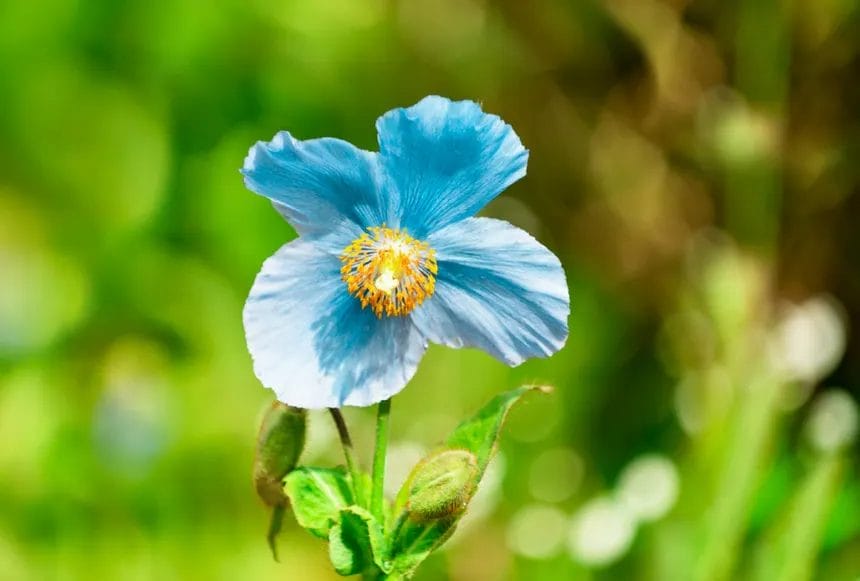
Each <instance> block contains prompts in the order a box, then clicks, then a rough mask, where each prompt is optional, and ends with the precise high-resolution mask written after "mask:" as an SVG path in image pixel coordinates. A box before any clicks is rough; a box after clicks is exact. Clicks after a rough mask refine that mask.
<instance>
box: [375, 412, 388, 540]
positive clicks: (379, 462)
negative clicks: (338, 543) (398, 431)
mask: <svg viewBox="0 0 860 581" xmlns="http://www.w3.org/2000/svg"><path fill="white" fill-rule="evenodd" d="M390 416H391V400H390V399H386V400H385V401H381V402H379V410H378V413H377V415H376V446H375V448H374V451H373V491H372V492H371V497H370V512H371V514H373V516H374V517H375V518H376V521H377V522H379V523H383V522H384V515H383V510H382V499H383V486H384V485H385V453H386V450H387V448H388V434H389V431H390V428H391V422H390V419H391V417H390Z"/></svg>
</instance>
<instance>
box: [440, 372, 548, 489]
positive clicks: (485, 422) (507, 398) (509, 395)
mask: <svg viewBox="0 0 860 581" xmlns="http://www.w3.org/2000/svg"><path fill="white" fill-rule="evenodd" d="M532 391H537V392H540V393H549V392H550V391H551V388H549V387H546V386H523V387H519V388H517V389H512V390H511V391H506V392H505V393H502V394H499V395H497V396H496V397H494V398H493V399H492V400H490V402H489V403H488V404H487V405H485V406H484V407H482V408H481V409H480V411H478V413H477V414H475V415H474V416H472V417H471V418H469V419H468V420H466V421H465V422H463V423H462V424H460V425H459V426H457V428H456V429H455V430H454V432H453V433H452V434H451V435H450V436H449V437H448V440H447V441H446V445H447V447H449V448H460V449H463V450H469V451H470V452H472V453H473V454H474V455H475V456H476V457H477V458H478V470H479V474H478V480H479V481H480V479H481V477H482V476H483V475H484V471H485V470H486V469H487V464H489V462H490V459H491V458H492V456H493V452H494V451H495V447H496V442H497V441H498V439H499V432H500V431H501V429H502V425H503V424H504V422H505V418H506V417H507V415H508V412H509V411H510V410H511V408H512V407H513V406H514V404H515V403H517V402H518V401H519V400H520V399H522V397H523V396H524V395H525V394H527V393H529V392H532Z"/></svg>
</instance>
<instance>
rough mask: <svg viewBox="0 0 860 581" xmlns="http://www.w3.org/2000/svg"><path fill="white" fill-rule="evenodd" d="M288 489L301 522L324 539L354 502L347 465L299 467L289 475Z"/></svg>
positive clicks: (294, 511)
mask: <svg viewBox="0 0 860 581" xmlns="http://www.w3.org/2000/svg"><path fill="white" fill-rule="evenodd" d="M284 491H285V492H286V493H287V496H288V497H289V498H290V502H291V503H292V506H293V513H294V514H295V515H296V521H298V523H299V525H301V526H302V527H304V528H305V529H307V530H308V531H310V532H311V533H313V534H314V535H316V536H318V537H320V538H321V539H327V538H328V536H329V532H330V531H331V527H332V526H333V525H334V524H335V523H337V522H339V520H340V511H341V510H343V509H344V508H346V507H348V506H349V505H351V504H353V502H354V499H353V497H352V492H351V490H350V487H349V479H348V477H347V475H346V471H345V470H344V469H343V468H310V467H306V466H302V467H300V468H296V469H295V470H293V471H292V472H290V473H289V474H287V477H286V479H285V481H284Z"/></svg>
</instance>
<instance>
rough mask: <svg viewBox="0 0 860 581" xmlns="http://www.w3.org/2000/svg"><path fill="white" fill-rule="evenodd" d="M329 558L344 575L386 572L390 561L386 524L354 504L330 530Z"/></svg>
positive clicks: (343, 511)
mask: <svg viewBox="0 0 860 581" xmlns="http://www.w3.org/2000/svg"><path fill="white" fill-rule="evenodd" d="M329 558H330V559H331V563H332V565H334V569H335V571H337V572H338V573H339V574H341V575H356V574H358V573H363V572H371V571H375V570H382V571H385V570H386V569H388V568H389V566H390V564H389V563H388V560H387V550H386V546H385V537H384V535H383V532H382V527H381V526H380V525H379V523H378V522H376V519H374V518H373V515H371V514H370V513H369V512H368V511H366V510H365V509H363V508H361V507H358V506H350V507H347V508H345V509H344V510H342V511H341V512H340V522H338V523H337V524H335V525H334V526H333V527H332V528H331V531H330V532H329Z"/></svg>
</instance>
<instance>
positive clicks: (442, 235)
mask: <svg viewBox="0 0 860 581" xmlns="http://www.w3.org/2000/svg"><path fill="white" fill-rule="evenodd" d="M428 242H429V243H430V245H431V246H432V247H433V248H435V249H436V258H437V261H438V263H439V274H438V277H437V279H436V292H435V294H434V295H433V296H432V297H430V298H429V299H427V300H426V301H425V302H424V304H423V305H421V306H420V307H418V308H417V309H415V311H413V313H412V320H413V322H414V323H415V326H416V327H418V328H419V329H420V330H421V332H422V333H423V334H424V335H425V336H426V337H427V338H428V339H429V340H431V341H433V342H434V343H441V344H443V345H447V346H449V347H457V348H458V347H478V348H480V349H483V350H484V351H486V352H488V353H490V354H491V355H493V356H494V357H496V358H498V359H500V360H501V361H504V362H505V363H507V364H508V365H519V364H520V363H522V362H523V361H525V360H526V359H528V358H531V357H547V356H549V355H552V354H553V353H555V352H556V351H558V350H559V349H561V347H562V346H563V345H564V343H565V341H566V339H567V334H568V330H567V318H568V315H569V314H570V298H569V295H568V290H567V282H566V280H565V277H564V271H563V270H562V268H561V263H560V262H559V260H558V258H556V256H555V255H554V254H553V253H552V252H550V251H549V250H547V249H546V248H545V247H544V246H542V245H541V244H540V243H539V242H538V241H537V240H535V239H534V238H532V237H531V236H530V235H529V234H527V233H526V232H524V231H523V230H520V229H519V228H516V227H515V226H512V225H510V224H508V223H507V222H503V221H501V220H493V219H490V218H470V219H467V220H464V221H462V222H458V223H456V224H453V225H451V226H448V227H447V228H445V229H444V230H440V231H439V232H436V233H434V234H432V235H431V236H430V237H429V239H428Z"/></svg>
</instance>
